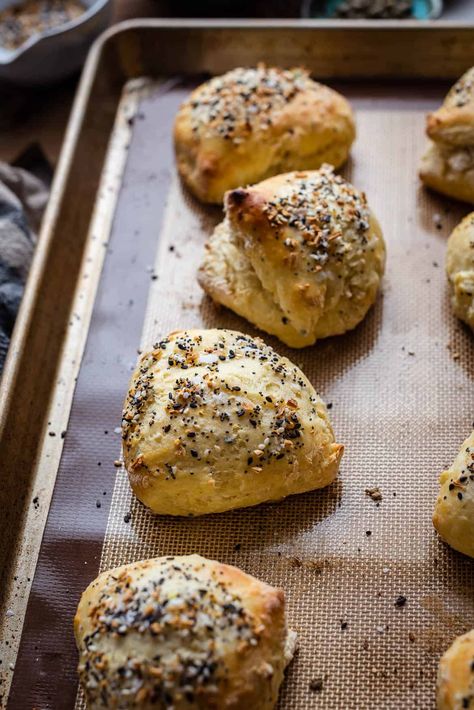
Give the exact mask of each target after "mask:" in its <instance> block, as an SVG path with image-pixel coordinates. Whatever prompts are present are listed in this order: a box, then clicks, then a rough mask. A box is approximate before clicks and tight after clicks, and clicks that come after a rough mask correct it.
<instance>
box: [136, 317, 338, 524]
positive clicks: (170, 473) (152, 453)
mask: <svg viewBox="0 0 474 710" xmlns="http://www.w3.org/2000/svg"><path fill="white" fill-rule="evenodd" d="M342 451H343V447H342V446H341V445H340V444H336V443H335V442H334V435H333V431H332V428H331V424H330V422H329V418H328V415H327V411H326V407H325V405H324V403H323V401H322V400H321V399H320V398H319V397H318V396H317V394H316V392H315V391H314V388H313V386H312V385H311V383H310V382H309V381H308V380H307V379H306V377H305V376H304V375H303V373H302V372H301V371H300V370H299V369H298V368H297V367H296V366H295V365H293V364H292V363H291V362H290V361H289V360H287V359H286V358H284V357H281V356H280V355H278V354H277V353H276V352H275V351H274V350H272V348H270V347H269V346H268V345H265V343H264V342H263V341H262V340H260V339H259V338H255V339H254V338H251V337H249V336H248V335H242V334H241V333H237V332H234V331H229V330H189V331H180V332H177V333H172V334H171V335H170V336H169V337H168V338H165V339H164V340H162V341H161V342H159V343H156V345H155V346H154V348H153V350H151V351H150V352H147V353H145V354H144V355H143V356H142V357H141V359H140V362H139V364H138V369H137V370H136V372H135V374H134V375H133V377H132V381H131V384H130V389H129V393H128V396H127V399H126V401H125V409H124V413H123V452H124V460H125V466H126V468H127V470H128V473H129V478H130V483H131V486H132V488H133V490H134V492H135V494H136V496H137V497H138V498H139V499H140V500H141V501H142V502H143V503H145V505H147V506H148V507H149V508H151V510H152V511H154V512H155V513H161V514H168V515H202V514H205V513H218V512H221V511H224V510H231V509H233V508H242V507H245V506H250V505H256V504H258V503H262V502H264V501H270V500H279V499H281V498H284V497H285V496H287V495H290V494H293V493H302V492H303V491H309V490H313V489H315V488H321V487H323V486H327V485H328V484H329V483H331V482H332V481H333V480H334V478H335V476H336V475H337V470H338V467H339V461H340V458H341V456H342Z"/></svg>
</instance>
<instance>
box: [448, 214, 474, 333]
mask: <svg viewBox="0 0 474 710" xmlns="http://www.w3.org/2000/svg"><path fill="white" fill-rule="evenodd" d="M446 273H447V276H448V279H449V283H450V286H451V294H452V296H451V303H452V306H453V311H454V313H455V314H456V316H457V317H458V318H460V319H461V320H462V321H464V322H465V323H466V324H467V325H468V326H469V327H470V328H472V329H473V330H474V212H471V214H468V215H467V216H466V217H465V218H464V219H463V220H462V222H461V223H460V224H458V226H457V227H456V228H455V229H454V230H453V232H452V233H451V235H450V237H449V239H448V247H447V249H446Z"/></svg>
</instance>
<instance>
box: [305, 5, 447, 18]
mask: <svg viewBox="0 0 474 710" xmlns="http://www.w3.org/2000/svg"><path fill="white" fill-rule="evenodd" d="M442 9H443V1H442V0H303V4H302V10H301V14H302V16H303V17H319V18H324V19H328V20H329V19H334V20H362V19H366V20H408V19H412V20H433V19H434V18H436V17H439V16H440V14H441V12H442Z"/></svg>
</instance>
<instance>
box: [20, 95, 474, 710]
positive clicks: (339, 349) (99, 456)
mask: <svg viewBox="0 0 474 710" xmlns="http://www.w3.org/2000/svg"><path fill="white" fill-rule="evenodd" d="M344 90H345V92H346V94H347V95H348V96H349V98H350V100H351V101H352V103H353V105H354V107H355V110H356V116H357V128H358V137H357V142H356V144H355V145H354V148H353V151H352V157H351V160H350V162H349V164H348V165H347V166H345V167H344V169H343V170H342V172H343V174H344V175H345V176H346V177H347V178H348V179H350V180H351V181H352V182H353V183H354V184H355V185H356V186H357V187H359V188H360V189H363V190H365V191H366V193H367V195H368V199H369V204H370V205H371V207H372V208H373V210H374V212H375V214H376V215H377V217H378V219H379V221H380V223H381V225H382V228H383V231H384V235H385V238H386V242H387V253H388V260H387V271H386V275H385V279H384V283H383V289H382V293H381V294H380V296H379V298H378V300H377V303H376V305H375V306H374V307H373V308H372V310H371V311H370V313H369V314H368V316H367V318H366V319H365V321H364V322H363V323H362V324H361V325H360V326H359V327H358V328H357V329H356V330H354V331H353V332H351V333H348V334H347V335H345V336H342V337H338V338H332V339H328V340H326V341H320V342H319V343H317V344H316V345H315V346H314V347H311V348H306V349H304V350H299V351H296V350H290V349H288V348H286V347H285V346H283V345H282V344H281V343H279V342H278V341H277V340H275V339H273V338H271V337H269V336H266V335H263V337H264V339H265V340H266V341H267V342H269V343H270V344H271V345H272V346H273V347H274V348H275V349H276V350H277V351H278V352H281V353H283V354H285V355H287V356H288V357H290V358H291V359H292V360H294V361H295V362H296V363H297V364H299V365H300V367H301V368H302V369H303V370H304V372H305V373H306V375H307V376H308V377H309V378H310V379H311V381H312V382H313V383H314V385H315V387H316V389H317V390H318V392H319V393H320V394H321V396H322V397H323V399H324V400H325V401H326V402H327V403H329V406H330V415H331V419H332V422H333V425H334V429H335V432H336V437H337V441H339V442H341V443H343V444H344V445H345V454H344V457H343V461H342V466H341V471H340V475H339V477H338V479H337V481H336V482H335V483H334V484H333V485H331V486H330V487H328V488H327V489H325V490H322V491H316V492H313V493H308V494H305V495H301V496H295V497H291V498H288V499H287V500H285V501H283V502H281V503H278V504H270V505H262V506H258V507H256V508H252V509H247V510H240V511H233V512H230V513H225V514H221V515H215V516H207V517H203V518H197V519H190V520H189V519H184V520H181V519H171V518H166V517H155V516H153V515H152V514H151V513H150V512H149V511H147V510H146V509H145V508H144V507H143V506H142V505H141V504H140V503H138V502H137V501H136V500H135V499H134V498H133V496H132V495H131V493H130V491H129V487H128V482H127V478H126V474H125V472H124V471H123V470H122V469H114V463H113V462H114V459H117V458H119V456H120V434H119V432H118V430H117V429H116V427H118V425H119V423H120V411H119V406H120V402H121V401H122V399H123V397H124V395H125V392H126V388H127V384H128V378H129V376H130V373H131V368H132V367H133V365H134V359H135V355H133V353H134V351H135V354H136V349H137V348H141V349H143V348H146V347H147V346H150V345H151V344H152V343H153V342H155V341H156V340H158V339H159V338H160V337H161V336H162V335H164V334H166V333H168V332H169V331H172V330H176V329H178V328H186V327H226V328H233V329H236V330H241V331H244V332H248V333H251V334H257V331H256V330H254V329H253V328H252V327H251V326H250V325H249V324H248V323H247V322H245V321H244V320H243V319H241V318H239V317H237V316H235V315H233V314H232V313H231V312H229V311H227V310H225V309H222V308H217V307H215V306H214V305H213V304H212V303H211V302H210V301H209V300H208V299H207V297H204V296H203V293H202V292H201V290H200V288H199V286H198V284H197V282H196V269H197V267H198V265H199V263H200V260H201V257H202V253H203V246H204V242H205V238H206V236H207V235H208V234H209V233H210V232H211V230H212V228H213V226H214V225H215V224H216V223H217V222H218V221H219V220H220V219H221V216H222V214H221V211H220V209H219V208H205V207H202V206H200V205H199V204H198V203H197V202H196V201H195V200H194V199H193V198H192V197H190V196H189V195H188V194H186V193H185V191H184V190H183V188H182V186H181V185H180V183H179V180H178V178H177V177H176V175H175V173H174V168H173V166H172V158H171V155H172V150H171V125H172V117H173V115H174V112H175V110H176V108H177V106H178V105H179V102H180V101H181V100H182V98H183V96H185V95H186V93H187V91H188V87H183V86H181V85H180V84H179V83H177V84H176V85H175V86H172V87H170V88H169V90H168V91H167V92H166V93H165V94H163V92H162V91H161V92H160V93H158V92H157V91H155V90H154V89H151V90H150V91H149V92H147V93H146V95H145V96H143V97H142V98H141V99H140V101H139V105H138V109H137V114H136V116H135V118H134V119H133V138H132V143H131V146H130V152H129V157H128V163H127V167H126V170H125V174H124V180H123V185H122V190H121V193H120V196H119V200H118V204H117V212H116V219H115V222H114V226H113V229H112V234H111V239H110V243H109V249H110V252H111V254H110V256H109V255H108V256H107V258H106V264H105V269H104V274H103V277H102V282H101V286H100V290H99V295H98V301H97V304H96V308H95V311H94V315H93V319H92V326H91V333H90V335H89V341H88V345H87V350H86V355H85V358H84V363H83V366H82V368H81V374H80V378H79V382H78V389H77V392H76V397H75V403H74V405H73V412H72V416H71V423H70V426H69V430H68V435H67V439H66V447H65V454H64V455H63V461H62V468H63V470H62V471H60V476H59V479H58V483H57V486H56V488H57V489H58V487H59V488H60V486H61V475H63V477H66V475H68V476H69V477H71V476H72V473H71V472H72V470H73V469H74V467H79V468H75V469H74V470H75V475H76V476H77V477H78V478H79V479H81V476H84V479H83V480H84V490H85V491H89V490H90V481H91V480H93V475H94V473H95V472H97V471H100V476H102V477H103V467H107V471H108V475H109V479H108V480H109V481H112V478H114V479H115V484H114V485H113V491H112V490H111V488H107V490H106V491H105V493H106V495H104V494H103V492H102V491H101V490H99V486H100V485H101V484H99V483H98V484H97V490H96V493H95V494H94V495H95V497H96V498H97V500H94V501H92V500H88V504H90V506H89V508H87V520H84V519H81V520H80V521H79V522H78V523H77V525H78V529H77V530H76V529H73V526H71V525H70V524H69V522H70V521H69V519H66V518H64V516H63V517H62V518H60V520H62V527H61V524H60V522H56V524H55V525H56V527H55V530H56V536H57V538H59V541H60V544H64V545H66V547H67V549H69V550H70V551H71V554H72V555H75V556H76V561H75V566H74V565H73V566H72V567H71V569H72V568H73V569H74V570H77V569H78V568H79V567H80V566H81V565H82V566H81V569H80V573H79V574H76V572H74V574H73V575H72V576H70V575H69V573H68V572H67V570H66V569H63V564H62V562H61V564H59V563H57V564H56V565H55V564H54V553H53V552H52V551H50V553H49V557H48V560H49V568H48V564H46V561H45V559H44V558H43V567H44V576H43V578H41V575H40V576H39V577H38V579H37V580H35V583H36V587H35V585H34V587H33V592H32V601H30V605H29V610H28V615H27V624H26V626H25V629H26V630H25V634H24V638H23V641H22V647H21V648H20V656H19V664H20V668H21V667H23V668H25V669H26V660H25V659H26V658H27V657H28V653H27V652H28V651H30V652H31V653H33V650H32V649H33V644H34V642H35V638H40V632H41V634H42V636H41V638H43V639H44V634H45V633H47V632H45V630H44V622H43V621H40V620H38V614H39V615H40V616H41V613H42V611H44V610H45V609H47V608H48V605H49V602H48V598H47V592H46V588H47V586H48V584H49V586H50V582H51V575H52V574H53V572H54V578H55V579H58V578H59V579H60V580H61V582H60V583H63V584H64V585H65V586H66V588H67V591H65V590H64V591H63V602H64V603H61V604H59V605H56V606H55V605H54V603H53V605H52V608H51V609H50V612H51V613H50V617H51V619H52V618H53V617H54V620H53V621H51V623H52V624H53V626H54V625H56V626H57V616H58V614H59V618H60V619H63V620H65V624H66V625H65V627H64V628H65V629H66V631H65V632H64V633H65V634H66V635H67V636H68V639H67V641H65V649H66V650H65V651H64V655H63V656H62V658H63V659H64V660H63V661H62V662H61V664H62V668H61V674H62V675H63V676H64V677H63V680H62V681H61V683H62V686H61V687H63V688H66V686H67V688H66V690H64V692H65V693H66V695H67V696H68V697H70V698H73V695H72V694H71V693H72V691H71V690H70V689H71V688H73V687H74V682H75V680H74V679H75V669H74V664H75V663H76V658H75V656H74V644H73V640H72V634H71V633H70V626H68V625H70V624H71V623H72V616H73V613H74V608H75V605H76V603H77V601H78V596H79V594H80V591H82V588H83V587H84V586H85V584H87V582H88V581H90V580H91V579H92V578H93V577H94V576H95V573H96V571H97V563H98V555H100V569H101V570H104V569H107V568H110V567H113V566H116V565H119V564H122V563H125V562H129V561H133V560H138V559H141V558H145V557H153V556H157V555H172V554H173V555H180V554H189V553H192V552H199V553H200V554H202V555H204V556H206V557H210V558H215V559H219V560H221V561H223V562H227V563H231V564H235V565H238V566H239V567H241V568H242V569H244V570H245V571H246V572H249V573H251V574H254V575H256V576H258V577H259V578H261V579H262V580H265V581H266V582H269V583H271V584H274V585H276V586H280V587H282V588H283V589H284V590H285V592H286V600H287V609H288V619H289V623H290V625H291V627H292V628H294V629H295V630H296V631H297V632H298V636H299V649H298V651H297V654H296V656H295V658H294V660H293V662H292V664H291V666H290V667H289V669H288V673H287V678H286V681H285V684H284V686H283V687H282V691H281V697H280V704H279V707H280V708H282V709H283V708H284V709H285V710H302V708H348V707H350V708H354V709H356V708H357V709H361V710H362V709H364V710H375V709H376V708H377V709H380V708H393V709H395V708H397V709H399V708H404V709H407V710H411V709H413V710H414V709H415V708H416V709H419V708H429V707H433V705H434V688H435V675H436V668H437V662H438V659H439V656H440V654H441V653H442V651H443V650H444V649H445V648H446V647H447V646H448V645H449V643H450V642H451V641H452V639H453V638H454V637H455V636H456V635H457V634H459V633H462V632H464V631H465V630H467V629H468V628H471V627H473V626H474V567H473V564H472V562H471V561H470V560H468V559H467V558H464V557H462V556H461V555H458V554H456V553H454V552H453V551H451V550H449V549H448V548H447V547H445V546H444V545H443V544H442V543H441V542H440V541H439V540H438V539H437V536H436V534H435V533H434V530H433V527H432V524H431V514H432V509H433V504H434V501H435V498H436V494H437V487H438V486H437V478H438V475H439V473H440V472H441V470H442V469H443V468H444V467H445V466H447V465H448V464H449V463H450V462H451V460H452V459H453V458H454V456H455V454H456V453H457V451H458V449H459V446H460V444H461V443H462V441H463V440H464V438H465V437H466V436H467V435H468V434H469V432H470V430H471V427H472V419H473V406H472V404H473V399H472V393H473V391H472V375H473V372H474V356H473V351H472V336H471V335H470V334H469V333H468V331H467V330H466V329H465V328H464V326H462V325H461V324H460V323H458V322H457V321H456V320H455V318H454V317H453V316H452V314H451V311H450V308H449V297H448V290H447V286H446V279H445V274H444V253H445V247H446V240H447V237H448V235H449V233H450V231H451V229H452V228H453V227H454V225H455V224H456V223H457V222H458V221H459V220H460V218H461V217H462V216H463V215H464V214H465V213H466V212H467V209H466V208H464V207H463V206H460V205H459V204H455V203H453V202H451V201H449V200H447V199H444V198H442V197H439V196H435V195H433V194H429V193H428V192H426V191H425V190H424V189H422V188H421V187H420V185H419V182H418V178H417V163H418V160H419V157H420V154H421V153H422V151H423V148H424V143H425V139H424V115H425V113H426V110H428V109H429V108H431V107H433V106H435V105H436V104H437V103H439V101H440V100H441V98H442V94H443V90H442V89H440V90H437V89H436V88H435V89H433V90H431V93H429V94H428V96H427V97H425V98H423V99H422V98H419V91H418V90H417V88H416V87H415V88H414V89H411V88H410V87H409V86H399V87H392V88H389V87H385V88H383V87H380V86H378V87H375V86H374V87H371V86H367V85H364V86H359V87H357V86H355V85H353V86H351V87H345V88H344ZM163 166H165V167H163ZM165 198H166V200H165ZM165 201H166V204H165ZM158 205H160V207H159V208H158ZM144 215H147V218H146V220H145V222H144V219H145V218H144ZM137 225H138V226H137ZM140 225H141V226H140ZM142 229H144V230H145V231H146V235H145V236H143V234H142V231H141V230H142ZM140 239H144V240H145V241H144V242H143V249H141V250H140V249H138V247H137V245H139V244H140ZM157 244H158V248H157ZM156 250H157V252H156ZM134 255H135V256H134ZM114 260H115V261H114ZM137 269H139V272H137ZM132 274H133V276H132ZM127 309H128V310H127ZM129 311H130V312H132V314H133V315H132V317H131V316H130V312H129ZM143 314H144V324H143V328H142V318H143ZM141 328H142V330H141V335H140V329H141ZM260 335H261V334H260ZM88 368H89V370H88ZM91 368H94V373H95V374H94V377H93V378H91V377H90V376H88V372H89V375H90V372H91ZM81 383H82V385H81ZM81 387H82V389H81ZM81 393H82V394H81ZM78 397H79V399H78ZM85 420H86V421H88V424H87V430H88V432H89V433H88V436H86V435H85V433H84V421H85ZM76 423H77V428H75V427H76ZM79 424H80V426H79ZM98 427H99V428H100V431H98V430H97V428H98ZM104 431H105V432H107V433H106V434H104ZM69 438H70V441H69V449H68V446H67V445H68V440H69ZM105 440H107V444H106V445H105V444H104V441H105ZM68 451H69V454H68ZM68 456H69V458H68ZM98 464H100V466H101V467H102V470H101V469H100V467H99V468H98ZM93 467H94V471H91V469H92V468H93ZM97 475H99V474H97ZM91 477H92V478H91ZM103 480H104V479H103V478H100V481H101V482H102V481H103ZM75 485H76V489H75V490H76V495H77V496H79V497H80V492H79V490H78V482H77V480H76V482H75ZM374 488H378V489H379V490H380V493H381V496H382V499H381V500H375V499H374V498H377V496H374V495H373V494H372V496H371V495H369V494H368V493H367V491H370V490H371V489H374ZM88 495H89V494H88ZM110 495H112V500H111V504H110V510H109V513H108V519H107V527H106V532H105V539H104V540H102V537H101V532H100V531H101V525H105V519H104V517H103V516H104V515H106V513H105V511H107V510H108V504H106V500H108V499H109V498H110ZM59 496H60V493H58V491H56V492H55V497H56V500H57V504H58V505H59ZM54 502H55V501H54V499H53V511H52V513H50V519H49V521H48V525H49V526H50V532H49V534H51V525H52V524H54ZM94 504H95V505H96V507H97V511H92V507H93V505H94ZM78 505H82V503H79V502H78ZM94 512H96V513H97V515H98V516H102V517H101V518H100V520H101V521H102V522H101V523H100V524H97V526H94V525H93V524H91V523H90V520H91V519H92V518H93V515H94ZM58 520H59V519H58ZM78 530H80V531H79V532H78ZM46 535H48V529H47V531H46ZM56 541H57V540H56ZM102 542H103V546H102ZM53 549H54V548H51V550H53ZM92 549H93V551H94V555H93V556H94V557H95V559H92V560H91V559H90V556H91V550H92ZM43 555H44V553H43ZM84 563H85V564H86V565H87V563H89V566H90V568H91V570H92V569H93V573H92V571H91V573H90V574H89V575H88V570H87V567H86V568H85V569H84V566H83V565H84ZM40 565H41V556H40ZM66 567H67V565H66ZM59 568H60V569H59ZM37 576H38V573H37ZM48 580H49V581H48ZM42 585H43V586H42ZM81 585H82V586H81ZM32 604H33V607H32ZM58 606H59V607H60V608H59V609H58ZM53 611H54V614H53ZM33 614H34V615H35V620H33V618H32V615H33ZM35 623H36V627H35ZM28 629H32V631H31V632H29V631H28ZM49 634H50V637H51V645H52V646H53V645H54V641H53V635H52V634H51V629H50V631H49ZM46 643H48V642H47V641H46ZM56 644H57V636H56ZM22 651H23V653H22ZM57 660H58V659H56V661H57ZM22 663H23V664H25V665H23V666H21V664H22ZM49 672H51V671H49ZM16 677H17V682H16V684H14V688H13V695H12V697H14V698H16V699H17V701H18V700H19V699H21V698H26V697H27V696H26V695H22V693H25V692H26V691H24V690H23V689H22V688H21V687H20V686H21V682H19V681H18V669H17V673H16ZM64 679H65V680H64ZM59 687H60V686H59V681H58V682H57V683H56V685H55V684H54V683H53V682H50V683H49V685H48V682H47V680H45V679H43V680H41V679H40V678H39V679H38V680H37V682H36V686H35V688H36V690H35V692H36V695H35V696H34V697H35V698H38V697H41V698H43V700H42V702H43V703H44V704H43V705H41V704H39V707H54V708H57V707H59V705H54V701H53V700H51V698H53V697H54V693H55V692H57V688H59ZM67 689H69V690H67ZM48 692H49V693H50V694H49V696H48ZM74 692H75V691H74ZM15 693H16V695H15ZM66 695H63V696H62V697H63V698H66ZM28 697H33V696H31V695H30V696H28ZM48 698H49V699H48ZM48 703H52V705H48ZM68 703H69V701H66V700H64V701H63V704H61V707H70V705H69V704H68ZM11 706H12V707H20V705H11ZM76 706H77V707H78V708H82V707H83V702H82V699H81V697H80V696H79V698H78V700H77V703H76ZM24 707H27V705H24Z"/></svg>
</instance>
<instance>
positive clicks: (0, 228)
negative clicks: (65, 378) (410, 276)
mask: <svg viewBox="0 0 474 710" xmlns="http://www.w3.org/2000/svg"><path fill="white" fill-rule="evenodd" d="M48 194H49V193H48V188H47V187H46V185H45V184H44V183H43V182H42V181H41V180H39V179H38V178H36V177H35V176H34V175H32V174H31V173H29V172H27V171H26V170H23V169H22V168H16V167H12V166H11V165H6V164H5V163H0V373H1V371H2V369H3V365H4V363H5V358H6V355H7V351H8V346H9V343H10V337H11V333H12V330H13V326H14V323H15V318H16V314H17V311H18V308H19V306H20V302H21V297H22V295H23V288H24V285H25V281H26V277H27V275H28V270H29V268H30V264H31V260H32V258H33V252H34V248H35V244H36V240H37V235H38V231H39V227H40V224H41V218H42V216H43V213H44V209H45V207H46V203H47V201H48Z"/></svg>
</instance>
